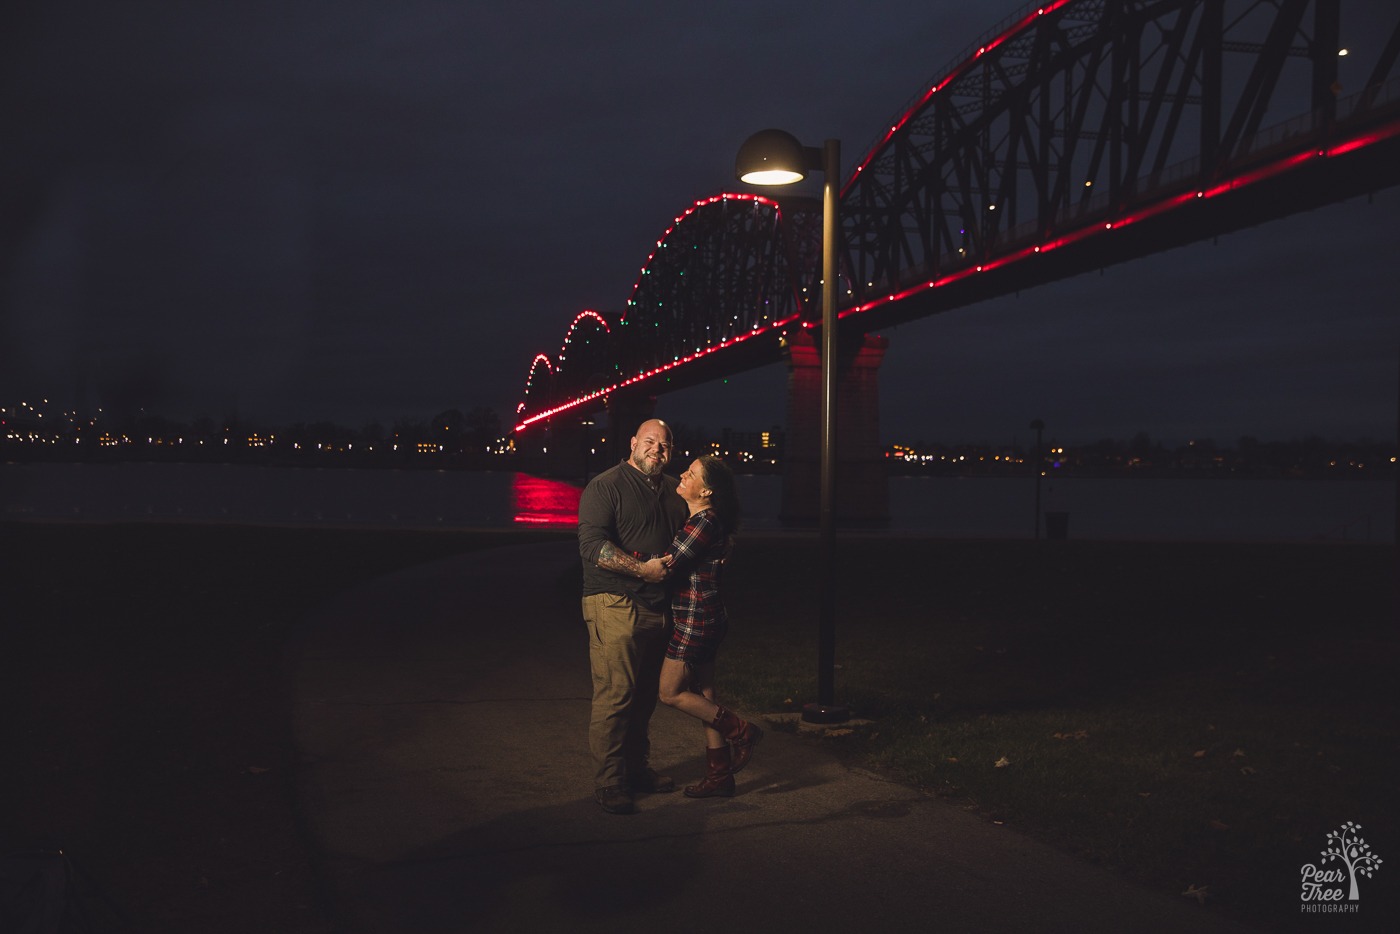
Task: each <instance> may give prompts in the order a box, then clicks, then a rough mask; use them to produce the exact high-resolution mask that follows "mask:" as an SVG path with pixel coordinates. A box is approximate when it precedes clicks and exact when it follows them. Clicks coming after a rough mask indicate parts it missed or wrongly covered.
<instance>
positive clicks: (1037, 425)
mask: <svg viewBox="0 0 1400 934" xmlns="http://www.w3.org/2000/svg"><path fill="white" fill-rule="evenodd" d="M1031 427H1032V428H1034V429H1035V540H1036V541H1040V478H1041V475H1042V474H1044V473H1045V471H1043V470H1041V467H1043V466H1044V465H1045V460H1044V455H1042V454H1041V452H1040V451H1041V449H1040V433H1041V432H1042V431H1044V430H1045V423H1044V422H1042V421H1041V420H1040V419H1038V418H1037V419H1036V420H1035V421H1033V422H1031Z"/></svg>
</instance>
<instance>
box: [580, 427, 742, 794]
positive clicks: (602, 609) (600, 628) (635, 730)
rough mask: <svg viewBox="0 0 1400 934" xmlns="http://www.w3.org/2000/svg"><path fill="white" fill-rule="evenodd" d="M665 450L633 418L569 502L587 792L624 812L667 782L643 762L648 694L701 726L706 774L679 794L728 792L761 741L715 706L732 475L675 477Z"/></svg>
mask: <svg viewBox="0 0 1400 934" xmlns="http://www.w3.org/2000/svg"><path fill="white" fill-rule="evenodd" d="M671 445H672V437H671V429H670V428H669V427H667V425H666V423H665V422H663V421H661V420H659V419H651V420H649V421H646V422H643V423H642V425H641V426H640V427H639V428H638V429H637V433H636V434H635V435H634V436H633V437H632V439H631V447H630V453H629V455H628V457H627V459H626V460H624V461H622V462H620V463H618V464H617V465H616V466H614V467H611V468H609V469H608V470H605V471H603V472H602V473H600V474H599V475H598V476H596V477H594V478H593V479H592V480H591V481H590V482H589V483H588V486H587V487H586V488H585V489H584V491H583V494H582V496H581V497H580V498H579V510H578V512H579V515H578V541H579V554H580V556H581V557H582V559H583V619H584V623H585V624H586V625H587V627H588V637H589V662H590V667H591V669H592V673H593V706H592V716H591V718H590V721H589V727H588V742H589V749H590V750H591V752H592V753H593V758H594V761H595V762H596V764H597V767H598V770H597V774H596V776H595V778H594V792H593V796H594V798H595V799H596V800H597V802H598V803H599V805H601V806H602V808H603V810H604V811H607V812H608V813H610V814H627V813H630V812H631V811H632V810H633V806H634V805H633V800H634V795H635V794H636V793H637V792H665V791H672V790H674V789H675V782H674V781H672V780H671V779H670V778H668V777H667V776H664V775H660V774H658V773H657V772H656V770H655V769H653V768H652V767H651V765H650V762H649V761H648V760H649V754H650V749H651V744H650V740H649V738H648V724H649V722H650V720H651V715H652V712H653V711H654V710H655V709H656V702H657V700H658V698H659V699H660V700H661V702H663V703H665V704H667V705H668V706H671V707H674V708H676V709H677V710H679V711H681V712H682V713H686V714H689V715H690V716H692V717H695V718H696V719H698V720H700V721H701V722H702V723H703V724H705V760H706V769H705V777H704V778H703V779H702V780H701V781H700V782H699V783H698V784H695V785H690V786H688V787H687V788H686V789H685V794H686V795H687V796H688V797H692V798H708V797H714V796H724V797H728V796H730V795H732V794H734V773H735V772H737V771H739V770H740V769H742V768H743V767H744V766H745V765H747V764H748V761H749V756H750V755H751V754H752V751H753V746H754V744H755V743H757V742H758V741H759V740H760V739H761V738H762V736H763V732H762V731H761V730H760V729H759V728H758V727H757V726H755V725H754V724H751V723H748V722H747V721H745V720H742V719H740V718H739V717H738V716H736V715H735V714H734V713H733V712H731V711H729V710H726V709H725V708H724V707H721V706H720V705H719V704H718V703H716V701H715V687H714V675H715V656H716V653H717V651H718V649H719V644H720V642H721V641H722V640H723V639H724V634H725V631H726V629H727V628H728V620H727V618H726V616H725V610H724V603H723V600H722V599H721V596H720V575H721V571H722V569H723V567H724V561H725V558H726V557H727V556H728V554H729V551H730V549H731V548H732V546H733V536H734V533H735V531H737V529H738V526H739V500H738V496H737V494H736V491H735V486H734V473H733V471H732V470H731V469H730V468H729V465H728V464H726V463H725V462H724V461H723V460H721V459H720V458H718V457H714V456H711V455H706V456H702V457H699V458H696V459H695V460H694V461H693V462H692V463H691V464H690V465H689V467H688V468H687V469H686V470H685V471H683V472H682V473H681V475H680V479H679V481H677V480H676V479H675V478H673V477H670V476H668V475H667V474H666V473H665V472H664V471H665V467H666V465H667V464H668V463H669V462H670V460H671ZM673 620H674V625H673V624H672V623H673Z"/></svg>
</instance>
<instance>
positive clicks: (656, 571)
mask: <svg viewBox="0 0 1400 934" xmlns="http://www.w3.org/2000/svg"><path fill="white" fill-rule="evenodd" d="M670 573H671V568H670V560H669V559H667V558H664V557H663V558H652V559H651V560H650V561H646V562H644V563H643V564H642V575H641V576H642V580H644V581H646V582H647V583H648V584H659V583H661V582H662V581H664V580H665V579H666V576H667V575H668V574H670Z"/></svg>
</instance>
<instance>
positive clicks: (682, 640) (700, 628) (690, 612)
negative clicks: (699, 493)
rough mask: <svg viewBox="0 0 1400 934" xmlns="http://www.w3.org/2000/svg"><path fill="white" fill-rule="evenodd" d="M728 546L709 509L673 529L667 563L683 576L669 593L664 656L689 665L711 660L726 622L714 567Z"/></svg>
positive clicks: (720, 565) (720, 564)
mask: <svg viewBox="0 0 1400 934" xmlns="http://www.w3.org/2000/svg"><path fill="white" fill-rule="evenodd" d="M728 550H729V536H728V535H727V534H726V533H725V531H724V527H723V526H722V525H720V523H719V517H718V516H717V515H716V514H715V511H714V510H713V509H706V510H704V511H703V512H699V513H696V514H695V515H693V516H691V517H690V518H689V519H688V520H687V521H686V523H685V526H684V527H683V528H682V529H681V530H680V531H679V532H677V533H676V537H675V540H674V541H672V542H671V547H670V549H669V550H668V551H667V554H669V555H670V556H671V557H672V559H673V560H672V562H671V567H672V568H675V569H676V570H678V571H680V572H682V573H684V574H685V575H686V576H685V578H684V579H683V580H682V581H681V583H680V584H679V585H678V586H677V588H676V590H675V591H674V592H673V593H672V594H671V615H672V616H674V617H675V622H676V628H675V631H674V632H673V633H672V634H671V643H670V645H668V646H667V647H666V657H667V658H673V659H676V660H677V661H683V662H685V663H687V664H690V665H703V664H706V663H707V662H712V661H714V658H715V653H716V652H717V651H718V649H719V644H720V642H721V641H722V640H723V639H724V634H725V632H726V631H727V630H728V628H729V619H728V617H727V616H726V615H725V612H724V601H723V600H722V599H721V597H720V593H719V578H720V571H721V569H722V568H723V567H724V556H725V554H726V553H727V552H728Z"/></svg>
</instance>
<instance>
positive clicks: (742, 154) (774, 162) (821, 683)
mask: <svg viewBox="0 0 1400 934" xmlns="http://www.w3.org/2000/svg"><path fill="white" fill-rule="evenodd" d="M817 170H820V171H821V173H822V176H823V181H822V354H821V357H822V359H821V367H822V371H821V376H822V406H821V408H822V412H821V502H820V507H819V511H818V540H819V543H820V551H821V555H820V558H819V561H820V565H819V567H818V577H819V578H820V583H819V586H820V588H821V595H820V600H819V607H818V620H817V622H818V639H817V702H816V703H815V704H807V705H805V706H804V707H803V710H802V719H803V720H806V721H807V722H809V723H840V722H842V721H845V720H849V719H850V716H851V713H850V710H849V709H847V708H846V707H843V706H840V705H838V704H836V703H835V700H834V695H835V670H836V617H835V610H834V608H833V598H834V587H835V578H836V291H837V279H836V225H837V200H836V199H837V191H836V186H837V185H838V184H839V183H840V174H841V141H840V140H835V139H829V140H826V141H825V142H824V143H823V144H822V147H821V148H820V149H816V148H813V147H808V146H803V145H802V144H801V143H800V142H798V141H797V137H795V136H793V135H792V134H791V133H788V132H786V131H784V130H760V131H759V132H757V133H755V134H754V135H753V136H750V137H749V138H748V139H747V140H745V141H744V144H743V145H742V146H740V147H739V155H738V156H737V157H736V159H735V163H734V174H735V175H736V176H737V177H738V179H739V180H740V181H742V182H747V183H748V184H750V185H790V184H792V183H793V182H797V181H801V180H802V179H803V178H805V177H806V176H807V173H808V172H813V171H817Z"/></svg>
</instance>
